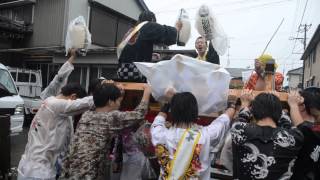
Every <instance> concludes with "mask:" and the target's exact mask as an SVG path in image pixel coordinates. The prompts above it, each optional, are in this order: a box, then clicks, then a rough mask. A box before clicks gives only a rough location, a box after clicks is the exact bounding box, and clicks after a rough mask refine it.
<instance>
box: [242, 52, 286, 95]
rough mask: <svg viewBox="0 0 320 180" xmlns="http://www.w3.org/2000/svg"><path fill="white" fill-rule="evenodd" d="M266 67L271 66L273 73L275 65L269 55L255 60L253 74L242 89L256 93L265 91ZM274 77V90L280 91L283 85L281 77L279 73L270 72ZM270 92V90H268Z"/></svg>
mask: <svg viewBox="0 0 320 180" xmlns="http://www.w3.org/2000/svg"><path fill="white" fill-rule="evenodd" d="M267 65H271V66H272V65H273V66H274V70H273V71H275V70H276V69H277V64H275V60H274V59H273V58H272V56H271V55H268V54H263V55H261V56H260V57H259V58H257V59H255V63H254V72H253V73H252V74H251V76H250V78H249V80H248V82H247V83H246V84H245V86H244V89H252V90H256V91H264V90H267V88H266V87H267V81H266V74H267V73H266V72H267V69H266V67H267ZM271 73H273V75H274V89H275V90H276V91H280V90H281V88H282V83H283V79H284V77H283V75H282V74H281V73H279V72H271ZM270 90H271V89H270Z"/></svg>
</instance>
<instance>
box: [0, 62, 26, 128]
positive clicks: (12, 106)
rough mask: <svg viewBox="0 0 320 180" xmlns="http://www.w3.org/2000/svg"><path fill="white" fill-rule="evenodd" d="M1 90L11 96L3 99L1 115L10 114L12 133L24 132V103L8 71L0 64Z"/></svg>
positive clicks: (0, 107) (0, 105) (0, 108)
mask: <svg viewBox="0 0 320 180" xmlns="http://www.w3.org/2000/svg"><path fill="white" fill-rule="evenodd" d="M0 88H3V89H5V90H7V91H9V93H10V94H11V95H9V96H5V97H1V94H0V114H10V120H11V122H10V123H11V128H10V130H11V133H18V132H21V131H22V126H23V120H24V101H23V99H22V98H21V97H20V95H19V94H18V90H17V87H16V85H15V84H14V81H13V79H12V77H11V75H10V73H9V71H8V69H7V68H6V67H5V66H4V65H3V64H1V63H0Z"/></svg>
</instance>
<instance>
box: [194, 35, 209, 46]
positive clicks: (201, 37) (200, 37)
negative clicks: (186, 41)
mask: <svg viewBox="0 0 320 180" xmlns="http://www.w3.org/2000/svg"><path fill="white" fill-rule="evenodd" d="M198 39H204V42H205V44H206V45H208V43H207V40H206V38H205V37H203V36H199V37H197V39H196V42H197V40H198Z"/></svg>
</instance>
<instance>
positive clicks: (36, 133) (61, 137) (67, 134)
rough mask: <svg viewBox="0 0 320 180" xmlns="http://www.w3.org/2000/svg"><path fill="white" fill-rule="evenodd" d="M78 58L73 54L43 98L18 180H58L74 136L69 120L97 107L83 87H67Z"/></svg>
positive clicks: (76, 85)
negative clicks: (61, 161)
mask: <svg viewBox="0 0 320 180" xmlns="http://www.w3.org/2000/svg"><path fill="white" fill-rule="evenodd" d="M75 55H76V51H75V50H72V51H71V57H70V58H69V60H68V61H67V62H66V63H65V64H64V65H63V66H62V67H61V68H60V70H59V72H58V74H57V75H56V76H55V78H54V79H53V81H52V82H51V83H50V84H49V86H48V87H47V88H46V89H45V90H44V91H43V93H42V94H41V97H42V99H43V100H44V101H43V103H42V104H41V106H40V108H39V110H38V112H37V114H36V115H35V117H34V119H33V120H32V123H31V126H30V130H29V133H28V143H27V145H26V148H25V152H24V154H23V155H22V158H21V160H20V162H19V166H18V180H35V179H45V180H54V179H56V175H57V169H56V167H55V164H56V162H57V159H58V156H59V155H60V154H61V153H63V152H65V151H66V150H67V148H68V145H69V142H70V138H71V135H72V132H73V125H72V120H71V118H70V116H73V115H76V114H80V113H83V112H84V111H86V110H88V109H90V108H92V107H93V106H94V103H93V99H92V96H89V97H85V96H86V92H85V90H84V89H83V88H82V87H81V86H80V85H78V84H72V83H71V84H67V85H65V84H66V82H67V79H68V76H69V75H70V73H71V72H72V70H73V69H74V67H73V65H72V63H73V61H74V59H75ZM63 85H65V86H63ZM62 86H63V87H62ZM61 87H62V88H61ZM60 91H61V92H60ZM83 97H84V98H83ZM79 98H81V99H79Z"/></svg>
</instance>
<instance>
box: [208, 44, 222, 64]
mask: <svg viewBox="0 0 320 180" xmlns="http://www.w3.org/2000/svg"><path fill="white" fill-rule="evenodd" d="M207 61H208V62H211V63H214V64H220V58H219V55H218V53H217V51H216V50H215V49H214V48H213V45H212V42H211V41H210V43H209V50H208V55H207Z"/></svg>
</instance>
